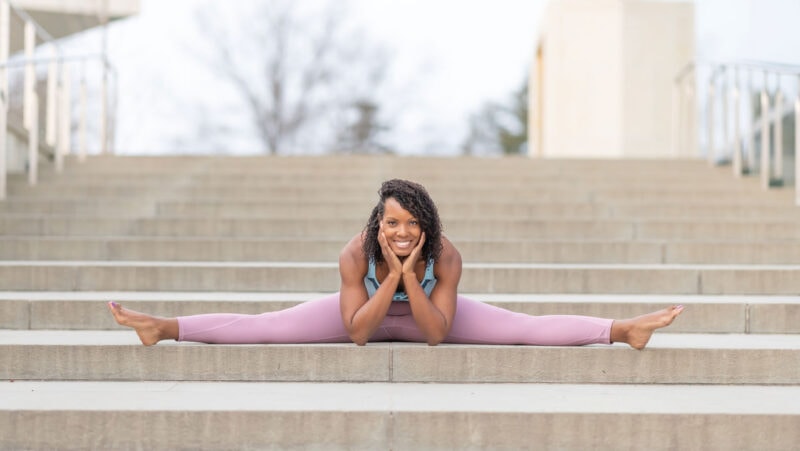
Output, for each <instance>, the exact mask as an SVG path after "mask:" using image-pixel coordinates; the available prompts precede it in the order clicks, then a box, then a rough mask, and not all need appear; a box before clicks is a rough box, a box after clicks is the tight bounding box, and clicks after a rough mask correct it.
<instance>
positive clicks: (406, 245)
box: [381, 197, 422, 257]
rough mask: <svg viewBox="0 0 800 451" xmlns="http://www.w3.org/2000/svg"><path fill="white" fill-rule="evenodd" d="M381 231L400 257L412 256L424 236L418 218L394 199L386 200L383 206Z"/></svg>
mask: <svg viewBox="0 0 800 451" xmlns="http://www.w3.org/2000/svg"><path fill="white" fill-rule="evenodd" d="M381 230H382V231H383V234H384V235H385V236H386V241H388V243H389V247H390V248H391V249H392V251H393V252H394V253H395V254H396V255H397V256H398V257H407V256H408V255H409V254H411V251H412V250H413V249H414V247H415V246H416V245H417V243H419V238H420V236H421V235H422V228H421V227H420V224H419V221H418V220H417V218H415V217H414V216H413V215H411V213H409V212H408V210H406V209H404V208H403V207H402V206H400V203H399V202H397V201H396V200H395V199H394V198H392V197H390V198H388V199H386V202H384V204H383V219H382V220H381Z"/></svg>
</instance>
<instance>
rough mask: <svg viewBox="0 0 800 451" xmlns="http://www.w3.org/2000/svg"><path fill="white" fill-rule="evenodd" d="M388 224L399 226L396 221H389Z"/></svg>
mask: <svg viewBox="0 0 800 451" xmlns="http://www.w3.org/2000/svg"><path fill="white" fill-rule="evenodd" d="M386 224H387V225H390V226H392V227H394V226H396V225H397V222H395V221H387V222H386Z"/></svg>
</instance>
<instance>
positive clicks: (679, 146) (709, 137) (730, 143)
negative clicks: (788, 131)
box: [672, 61, 800, 205]
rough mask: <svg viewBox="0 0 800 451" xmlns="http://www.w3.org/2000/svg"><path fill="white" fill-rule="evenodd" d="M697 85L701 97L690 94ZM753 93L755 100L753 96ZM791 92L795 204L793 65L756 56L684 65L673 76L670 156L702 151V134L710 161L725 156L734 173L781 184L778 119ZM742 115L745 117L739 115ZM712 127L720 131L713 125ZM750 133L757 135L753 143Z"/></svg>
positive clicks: (798, 107) (798, 120)
mask: <svg viewBox="0 0 800 451" xmlns="http://www.w3.org/2000/svg"><path fill="white" fill-rule="evenodd" d="M701 72H702V74H701ZM759 82H760V84H759ZM703 89H705V94H706V98H705V101H704V102H703V101H702V99H700V98H699V96H698V95H697V94H696V93H698V92H701V91H702V90H703ZM756 95H758V103H757V104H756V103H755V101H754V99H755V96H756ZM791 97H794V99H795V100H794V119H795V121H794V138H795V139H794V146H792V147H793V148H794V151H793V155H794V165H795V166H794V185H795V203H796V204H797V205H800V66H799V65H789V64H780V63H767V62H759V61H737V62H724V63H695V62H693V63H689V64H687V65H686V66H685V67H684V68H683V69H681V71H679V72H678V74H676V76H675V84H674V95H673V99H674V101H673V119H674V123H673V140H672V144H673V149H674V152H675V154H676V155H686V152H690V153H694V154H700V155H702V153H703V152H702V148H701V140H700V139H698V138H700V137H701V134H702V135H703V137H704V138H705V144H706V145H705V150H706V158H707V159H708V161H709V163H710V164H715V163H717V162H719V161H721V160H722V159H724V158H725V157H726V156H728V155H729V156H730V158H731V166H732V168H733V174H734V175H735V176H736V177H741V176H742V175H743V174H756V173H758V174H759V176H760V181H761V186H762V187H763V188H764V189H769V188H770V187H772V186H780V185H783V184H784V183H785V174H784V162H783V157H784V153H785V152H786V151H787V150H788V149H785V148H784V142H783V141H784V139H783V131H784V130H783V120H784V116H785V115H786V113H787V112H788V111H790V110H789V109H787V105H786V98H791ZM756 106H758V108H756ZM703 107H705V110H704V111H703ZM718 108H719V112H718V111H717V109H718ZM789 108H791V107H789ZM756 109H758V113H759V114H758V116H757V115H756ZM703 113H705V114H704V116H703V118H704V122H705V127H704V130H700V129H701V128H702V127H699V126H698V123H699V122H700V121H699V120H697V119H699V115H700V114H703ZM743 114H745V115H749V116H746V117H745V118H743V117H742V115H743ZM717 126H720V130H717V129H716V127H717ZM756 138H758V139H759V140H760V146H758V148H756ZM718 141H719V142H718Z"/></svg>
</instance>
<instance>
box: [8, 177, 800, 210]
mask: <svg viewBox="0 0 800 451" xmlns="http://www.w3.org/2000/svg"><path fill="white" fill-rule="evenodd" d="M379 185H380V181H376V182H375V183H373V184H372V185H370V186H366V185H365V186H363V187H362V186H353V187H341V186H337V185H331V186H319V187H315V186H304V185H297V186H294V187H272V186H263V185H262V186H258V185H256V186H251V185H245V184H241V185H218V186H213V185H211V186H207V185H199V184H190V183H183V184H181V185H180V186H167V187H164V186H158V185H156V186H152V185H132V186H131V185H113V184H104V183H97V184H80V185H79V184H75V183H73V184H69V185H64V186H58V185H54V186H49V185H46V184H41V185H38V186H36V187H27V186H24V185H23V186H16V185H11V186H9V189H8V192H9V196H12V197H15V198H21V199H37V198H53V197H56V196H63V197H68V198H73V197H87V198H91V197H92V196H93V195H96V194H97V193H103V194H102V195H103V196H105V197H123V198H130V197H132V196H136V197H150V198H164V199H176V200H178V199H179V200H187V199H209V198H214V199H225V200H227V199H229V200H234V199H239V200H242V196H245V199H247V200H254V201H255V200H264V199H267V200H269V199H283V200H292V201H297V202H300V201H303V200H307V199H317V200H336V199H342V198H346V199H354V200H359V201H373V202H374V200H375V194H374V193H375V190H376V189H377V187H378V186H379ZM620 185H621V187H619V188H607V189H582V188H557V187H548V186H541V187H537V186H531V187H530V188H529V189H527V190H525V191H523V190H521V189H508V188H501V189H480V188H478V189H471V188H469V185H465V186H463V187H462V188H461V189H456V188H453V189H445V190H433V189H431V190H430V193H431V196H432V197H433V199H434V200H435V201H437V202H451V201H456V200H459V199H464V198H465V197H466V198H472V199H475V200H478V201H490V200H492V199H498V198H499V199H503V198H509V197H510V198H522V199H525V200H526V201H542V202H543V201H567V202H618V201H638V202H648V201H650V202H661V201H665V202H680V201H687V202H688V201H692V200H695V199H697V198H698V197H701V198H702V197H705V198H708V199H719V200H721V201H723V202H739V201H745V202H754V201H756V200H761V199H764V200H766V199H771V200H772V201H771V202H770V203H771V204H776V203H778V202H785V205H786V206H787V207H791V206H792V196H791V194H792V193H791V192H790V191H789V190H785V191H776V192H774V193H762V192H759V191H756V190H754V189H741V190H739V191H732V190H730V189H705V190H704V191H703V192H702V193H698V191H697V189H692V188H691V187H690V188H683V187H673V188H670V189H666V188H640V189H635V190H631V188H630V187H629V186H627V185H624V184H620ZM700 194H702V195H700Z"/></svg>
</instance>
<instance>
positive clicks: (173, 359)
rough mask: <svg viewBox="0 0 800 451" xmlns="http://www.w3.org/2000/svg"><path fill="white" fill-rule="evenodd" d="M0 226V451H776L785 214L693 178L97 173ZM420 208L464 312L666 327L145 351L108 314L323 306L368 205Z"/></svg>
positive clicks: (788, 375)
mask: <svg viewBox="0 0 800 451" xmlns="http://www.w3.org/2000/svg"><path fill="white" fill-rule="evenodd" d="M41 175H42V178H43V182H42V183H41V184H40V185H39V186H36V187H28V186H26V185H25V182H24V180H22V179H14V178H13V177H12V179H11V180H10V189H9V190H10V199H9V200H7V201H6V202H4V203H0V329H2V330H0V418H1V419H2V421H0V449H87V448H94V449H111V448H119V449H129V448H135V449H196V448H210V449H265V448H266V449H285V448H303V449H461V448H466V449H478V448H488V449H519V448H534V449H611V450H618V449H643V448H646V449H726V450H727V449H797V446H798V445H797V444H798V443H800V402H799V401H800V296H798V294H800V209H798V208H796V207H793V206H792V194H791V193H790V192H789V191H788V190H786V191H781V190H776V191H769V192H764V191H761V190H760V189H759V188H758V187H757V181H755V180H749V179H743V180H737V179H734V178H732V177H730V176H729V175H728V173H727V170H723V169H719V168H709V167H708V166H707V165H706V164H705V163H703V162H700V161H582V160H573V161H536V160H527V159H517V158H506V159H469V158H453V159H446V158H445V159H434V158H392V157H315V158H305V157H303V158H300V157H297V158H215V157H157V158H146V157H139V158H132V157H95V158H92V159H90V160H89V161H88V162H87V163H85V164H78V163H76V162H73V161H68V164H67V170H66V173H65V174H64V175H55V174H49V173H48V172H47V170H46V168H42V173H41ZM393 177H402V178H410V179H413V180H416V181H419V182H421V183H423V184H425V185H426V187H428V189H429V191H430V192H431V194H432V196H433V197H434V200H436V201H437V204H438V205H439V209H440V213H441V215H442V219H443V222H444V225H445V233H446V234H447V235H448V236H449V237H450V238H451V239H452V240H453V241H454V242H455V243H456V245H457V246H458V247H459V249H460V250H461V252H462V256H463V258H464V261H465V267H464V274H463V276H462V283H461V292H462V293H464V294H466V295H468V296H470V297H473V298H475V299H479V300H483V301H486V302H491V303H494V304H496V305H501V306H503V307H506V308H509V309H511V310H516V311H522V312H526V313H530V314H537V315H538V314H551V313H566V314H586V315H594V316H602V317H612V318H620V317H629V316H633V315H637V314H640V313H644V312H648V311H652V310H655V309H658V308H661V307H663V306H666V305H669V304H675V303H681V304H684V305H686V306H687V309H686V311H685V312H684V314H683V315H681V317H680V318H679V319H678V320H677V322H676V323H675V324H674V325H672V326H670V327H669V328H668V329H666V330H665V331H663V332H659V333H657V334H656V335H655V336H654V337H653V339H652V341H651V343H650V345H649V346H648V348H647V349H646V350H644V351H641V352H639V351H634V350H632V349H630V348H628V347H627V346H623V345H612V346H587V347H567V348H556V347H528V346H473V345H440V346H436V347H428V346H426V345H424V344H416V343H374V344H370V345H368V346H366V347H363V348H359V347H356V346H355V345H352V344H327V345H238V346H218V345H203V344H191V343H180V344H177V343H167V342H164V343H161V344H159V345H157V346H155V347H151V348H145V347H143V346H141V345H140V344H138V340H137V338H136V335H135V334H134V333H133V332H131V331H129V330H122V329H121V328H120V327H119V326H117V325H116V324H115V323H114V322H113V320H112V319H111V317H110V315H109V314H108V313H107V311H106V308H105V301H107V300H117V301H119V302H122V303H123V304H124V305H125V306H127V307H130V308H133V309H137V310H142V311H147V312H151V313H154V314H158V315H168V316H175V315H185V314H194V313H206V312H219V311H230V312H241V313H258V312H262V311H271V310H277V309H282V308H285V307H288V306H291V305H295V304H296V303H298V302H303V301H305V300H309V299H314V298H316V297H320V296H322V295H323V294H325V293H328V292H332V291H335V290H337V289H338V273H337V267H336V261H337V255H338V252H339V250H340V249H341V247H342V246H343V245H344V243H345V242H346V241H347V240H348V239H349V238H350V237H352V236H353V235H354V234H355V233H357V232H358V231H360V230H361V229H362V228H363V226H364V223H365V222H366V218H367V215H368V214H369V211H370V209H371V207H372V206H373V205H374V202H375V199H376V195H375V192H376V190H377V188H378V186H379V184H380V182H381V181H383V180H385V179H387V178H393Z"/></svg>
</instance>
